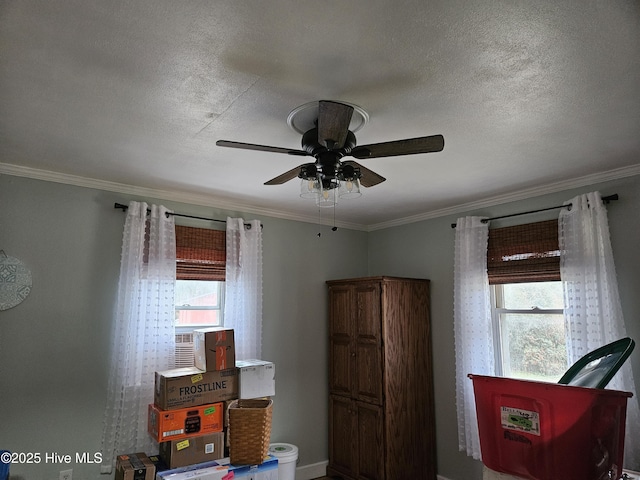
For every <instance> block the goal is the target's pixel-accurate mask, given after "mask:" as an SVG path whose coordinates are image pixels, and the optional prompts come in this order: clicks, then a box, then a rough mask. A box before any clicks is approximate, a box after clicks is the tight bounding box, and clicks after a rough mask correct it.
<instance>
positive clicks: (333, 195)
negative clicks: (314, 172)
mask: <svg viewBox="0 0 640 480" xmlns="http://www.w3.org/2000/svg"><path fill="white" fill-rule="evenodd" d="M318 186H319V187H320V188H319V192H318V195H316V205H317V206H318V207H323V208H324V207H333V206H335V205H336V204H337V203H338V195H337V191H338V189H339V187H340V182H338V180H337V179H335V178H323V179H322V180H321V181H319V182H318Z"/></svg>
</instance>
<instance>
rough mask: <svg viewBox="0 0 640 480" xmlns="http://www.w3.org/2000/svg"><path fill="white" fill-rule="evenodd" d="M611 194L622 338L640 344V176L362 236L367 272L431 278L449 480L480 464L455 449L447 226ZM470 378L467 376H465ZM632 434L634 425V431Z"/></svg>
mask: <svg viewBox="0 0 640 480" xmlns="http://www.w3.org/2000/svg"><path fill="white" fill-rule="evenodd" d="M595 190H598V191H600V193H601V194H602V195H610V194H613V193H618V194H619V195H620V200H618V201H616V202H613V203H611V204H610V205H609V206H608V207H607V211H608V218H609V228H610V232H611V242H612V248H613V252H614V257H615V258H614V259H615V263H616V270H617V275H618V283H619V289H620V296H621V301H622V308H623V313H624V316H625V321H626V327H627V333H628V335H629V336H630V337H632V338H635V340H636V342H638V341H640V296H639V295H638V287H640V255H638V251H637V246H638V243H639V242H640V214H639V213H638V212H640V177H638V176H636V177H632V178H626V179H623V180H618V181H613V182H608V183H603V184H598V185H593V186H590V187H586V188H580V189H576V190H571V191H565V192H561V193H556V194H552V195H544V196H541V197H536V198H532V199H530V200H527V201H519V202H513V203H510V204H504V205H500V206H495V207H491V208H485V209H482V210H476V211H470V212H464V213H461V214H457V215H454V216H450V217H442V218H436V219H433V220H428V221H424V222H418V223H414V224H410V225H405V226H401V227H396V228H391V229H386V230H379V231H375V232H371V233H370V234H369V273H370V274H371V275H381V274H385V275H399V276H409V277H423V278H429V279H431V282H432V284H431V315H432V322H433V352H434V357H435V358H434V366H435V369H434V370H435V371H434V376H435V398H436V431H437V445H438V473H439V474H440V475H442V476H444V477H446V478H449V479H451V480H463V479H468V478H474V479H480V478H482V464H481V463H480V462H477V461H474V460H473V459H471V458H470V457H467V456H466V454H463V453H460V452H458V436H457V428H456V426H457V418H456V405H455V381H454V378H455V354H454V335H453V242H454V230H453V229H452V228H451V224H452V223H455V221H456V218H459V217H462V216H466V215H482V216H487V217H495V216H500V215H507V214H511V213H518V212H526V211H530V210H536V209H539V208H546V207H551V206H555V205H562V204H563V203H564V202H565V201H566V200H570V199H571V198H572V197H574V196H575V195H577V194H579V193H586V192H591V191H595ZM557 215H558V210H554V211H551V212H545V213H538V214H534V215H527V216H522V217H516V218H512V219H508V220H506V219H505V220H500V221H495V222H493V223H492V225H493V226H496V227H500V226H507V225H511V224H516V223H523V222H533V221H539V220H547V219H551V218H557ZM630 358H631V360H630V361H631V362H632V363H633V369H634V375H635V380H636V385H640V352H639V351H638V349H636V351H635V352H634V353H633V354H632V356H631V357H630ZM470 373H471V372H470ZM635 428H636V429H638V428H640V426H635Z"/></svg>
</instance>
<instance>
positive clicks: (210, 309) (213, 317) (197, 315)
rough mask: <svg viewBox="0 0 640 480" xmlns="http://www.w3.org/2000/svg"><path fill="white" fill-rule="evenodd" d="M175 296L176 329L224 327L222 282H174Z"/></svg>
mask: <svg viewBox="0 0 640 480" xmlns="http://www.w3.org/2000/svg"><path fill="white" fill-rule="evenodd" d="M175 296H176V301H175V303H176V329H183V330H193V329H194V328H201V327H219V326H222V325H224V322H223V320H222V314H223V306H224V282H217V281H210V280H176V293H175Z"/></svg>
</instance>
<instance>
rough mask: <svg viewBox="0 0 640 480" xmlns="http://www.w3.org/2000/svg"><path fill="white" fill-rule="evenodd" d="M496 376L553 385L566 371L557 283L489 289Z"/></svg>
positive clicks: (501, 286)
mask: <svg viewBox="0 0 640 480" xmlns="http://www.w3.org/2000/svg"><path fill="white" fill-rule="evenodd" d="M491 293H492V304H493V325H494V339H495V345H496V346H497V348H496V367H497V372H496V373H497V374H498V375H502V376H505V377H511V378H522V379H526V380H540V381H548V382H557V381H558V380H559V379H560V377H561V376H562V374H563V373H564V372H565V371H566V370H567V352H566V346H565V332H564V317H563V314H562V311H563V300H562V285H561V283H560V282H533V283H507V284H499V285H494V286H493V287H492V292H491Z"/></svg>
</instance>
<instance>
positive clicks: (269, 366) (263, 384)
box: [236, 360, 276, 399]
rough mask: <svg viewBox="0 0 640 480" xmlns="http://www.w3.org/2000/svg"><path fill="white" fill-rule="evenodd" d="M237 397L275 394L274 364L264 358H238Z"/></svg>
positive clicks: (249, 397) (257, 396)
mask: <svg viewBox="0 0 640 480" xmlns="http://www.w3.org/2000/svg"><path fill="white" fill-rule="evenodd" d="M236 367H238V384H239V386H238V398H241V399H251V398H261V397H271V396H273V395H275V394H276V366H275V365H274V364H273V363H272V362H267V361H264V360H238V361H237V362H236Z"/></svg>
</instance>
